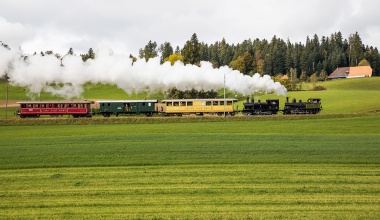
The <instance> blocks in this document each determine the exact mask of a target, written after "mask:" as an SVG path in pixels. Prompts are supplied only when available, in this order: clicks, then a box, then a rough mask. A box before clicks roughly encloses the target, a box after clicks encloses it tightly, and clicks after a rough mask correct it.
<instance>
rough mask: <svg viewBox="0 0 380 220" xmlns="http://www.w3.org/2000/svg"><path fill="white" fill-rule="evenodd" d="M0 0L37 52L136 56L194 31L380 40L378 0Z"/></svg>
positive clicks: (209, 36) (234, 38) (212, 36)
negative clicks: (105, 51) (151, 44)
mask: <svg viewBox="0 0 380 220" xmlns="http://www.w3.org/2000/svg"><path fill="white" fill-rule="evenodd" d="M0 1H2V2H1V5H2V7H1V8H0V14H1V16H3V17H2V20H0V25H1V26H2V27H5V25H4V23H6V24H8V26H11V28H7V30H8V31H2V32H4V33H5V32H7V33H6V34H7V35H3V33H2V35H1V36H2V39H0V40H3V41H4V42H10V41H12V44H15V45H21V46H22V48H23V49H24V51H26V52H30V53H33V52H34V51H41V50H53V51H55V52H58V53H65V52H67V51H68V49H69V48H70V47H73V49H74V51H76V52H77V53H78V54H79V53H85V52H87V51H88V49H89V48H90V47H92V48H98V47H101V46H103V45H107V46H110V47H112V48H113V49H114V50H115V51H117V52H118V53H125V54H130V53H132V54H134V55H135V56H136V55H137V54H138V49H139V48H142V47H144V46H145V45H146V44H147V43H148V41H149V40H152V41H156V42H157V43H158V44H161V43H164V42H165V41H168V42H170V43H171V44H172V45H173V46H174V47H175V46H179V47H182V46H183V45H184V44H185V42H186V41H187V40H189V39H190V37H191V35H192V34H193V33H196V34H197V35H198V39H199V40H200V41H204V42H205V43H208V44H211V43H214V42H216V41H220V40H221V39H222V38H223V37H224V38H225V39H226V41H227V42H228V43H231V44H232V43H233V44H237V43H241V42H242V41H244V40H246V39H249V38H251V39H255V38H259V39H264V38H265V39H267V40H270V39H271V38H272V37H273V36H274V35H276V36H277V37H280V38H283V39H287V38H289V40H290V41H291V42H302V43H305V40H306V36H309V37H311V36H313V35H314V34H317V35H318V36H319V37H321V36H330V35H331V34H332V33H334V32H338V31H341V32H342V34H343V37H345V38H347V37H348V36H349V35H350V34H353V33H355V32H356V31H358V32H359V34H360V36H361V37H362V40H363V43H364V44H370V45H372V46H376V47H380V42H379V41H377V40H375V39H376V37H377V36H378V30H377V28H373V27H377V26H378V24H377V23H378V21H379V20H380V14H379V13H377V11H376V10H377V9H378V8H379V6H380V2H379V1H377V0H366V1H362V0H361V1H360V0H349V1H345V0H337V1H330V0H309V1H301V0H289V1H277V0H266V1H262V0H235V1H228V0H207V1H202V0H192V1H186V0H185V1H176V0H166V1H165V2H162V1H149V0H140V1H132V0H111V1H103V0H92V1H89V0H83V1H76V0H66V1H62V2H56V1H50V0H35V1H23V0H13V1H6V0H0ZM16 27H18V29H19V30H22V31H17V28H16ZM2 30H4V29H2ZM25 30H27V31H25ZM13 36H18V37H16V38H14V37H13ZM41 47H43V48H41Z"/></svg>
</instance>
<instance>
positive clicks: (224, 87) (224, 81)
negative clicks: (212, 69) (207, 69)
mask: <svg viewBox="0 0 380 220" xmlns="http://www.w3.org/2000/svg"><path fill="white" fill-rule="evenodd" d="M223 90H224V92H223V94H224V102H223V103H224V119H226V74H225V73H224V80H223Z"/></svg>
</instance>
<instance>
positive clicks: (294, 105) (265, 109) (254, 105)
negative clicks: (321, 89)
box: [242, 97, 322, 115]
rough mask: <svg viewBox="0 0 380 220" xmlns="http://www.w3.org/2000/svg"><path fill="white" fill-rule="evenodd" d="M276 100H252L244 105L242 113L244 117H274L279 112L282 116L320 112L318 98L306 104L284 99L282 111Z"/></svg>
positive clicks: (320, 106) (320, 105) (309, 100)
mask: <svg viewBox="0 0 380 220" xmlns="http://www.w3.org/2000/svg"><path fill="white" fill-rule="evenodd" d="M279 103H280V102H279V100H278V99H267V100H266V101H265V102H261V101H260V100H258V102H255V100H254V99H251V101H249V98H247V102H245V103H244V108H243V110H242V113H243V114H244V115H274V114H277V113H278V112H279V111H282V112H283V114H284V115H289V114H317V113H318V112H320V111H321V110H322V104H321V99H320V98H309V99H308V100H307V101H306V102H302V100H299V101H298V102H297V100H296V99H293V100H292V102H289V97H286V103H285V106H284V109H283V110H280V108H279V105H280V104H279Z"/></svg>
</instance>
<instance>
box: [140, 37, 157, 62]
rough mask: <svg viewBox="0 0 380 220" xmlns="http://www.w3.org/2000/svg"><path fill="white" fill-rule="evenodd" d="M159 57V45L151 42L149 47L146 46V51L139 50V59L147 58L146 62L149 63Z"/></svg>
mask: <svg viewBox="0 0 380 220" xmlns="http://www.w3.org/2000/svg"><path fill="white" fill-rule="evenodd" d="M157 56H158V50H157V43H156V42H152V41H149V42H148V44H147V45H145V47H144V49H140V50H139V57H140V58H141V59H142V58H145V61H148V60H149V59H150V58H154V57H157Z"/></svg>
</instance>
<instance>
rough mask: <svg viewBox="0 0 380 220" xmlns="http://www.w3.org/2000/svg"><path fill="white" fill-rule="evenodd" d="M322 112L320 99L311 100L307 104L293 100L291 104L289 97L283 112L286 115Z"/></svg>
mask: <svg viewBox="0 0 380 220" xmlns="http://www.w3.org/2000/svg"><path fill="white" fill-rule="evenodd" d="M321 110H322V104H321V99H320V98H309V99H308V100H307V101H306V102H302V100H299V101H298V102H297V100H296V99H293V100H292V102H289V97H286V103H285V107H284V110H283V113H284V115H288V114H317V113H318V112H320V111H321Z"/></svg>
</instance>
